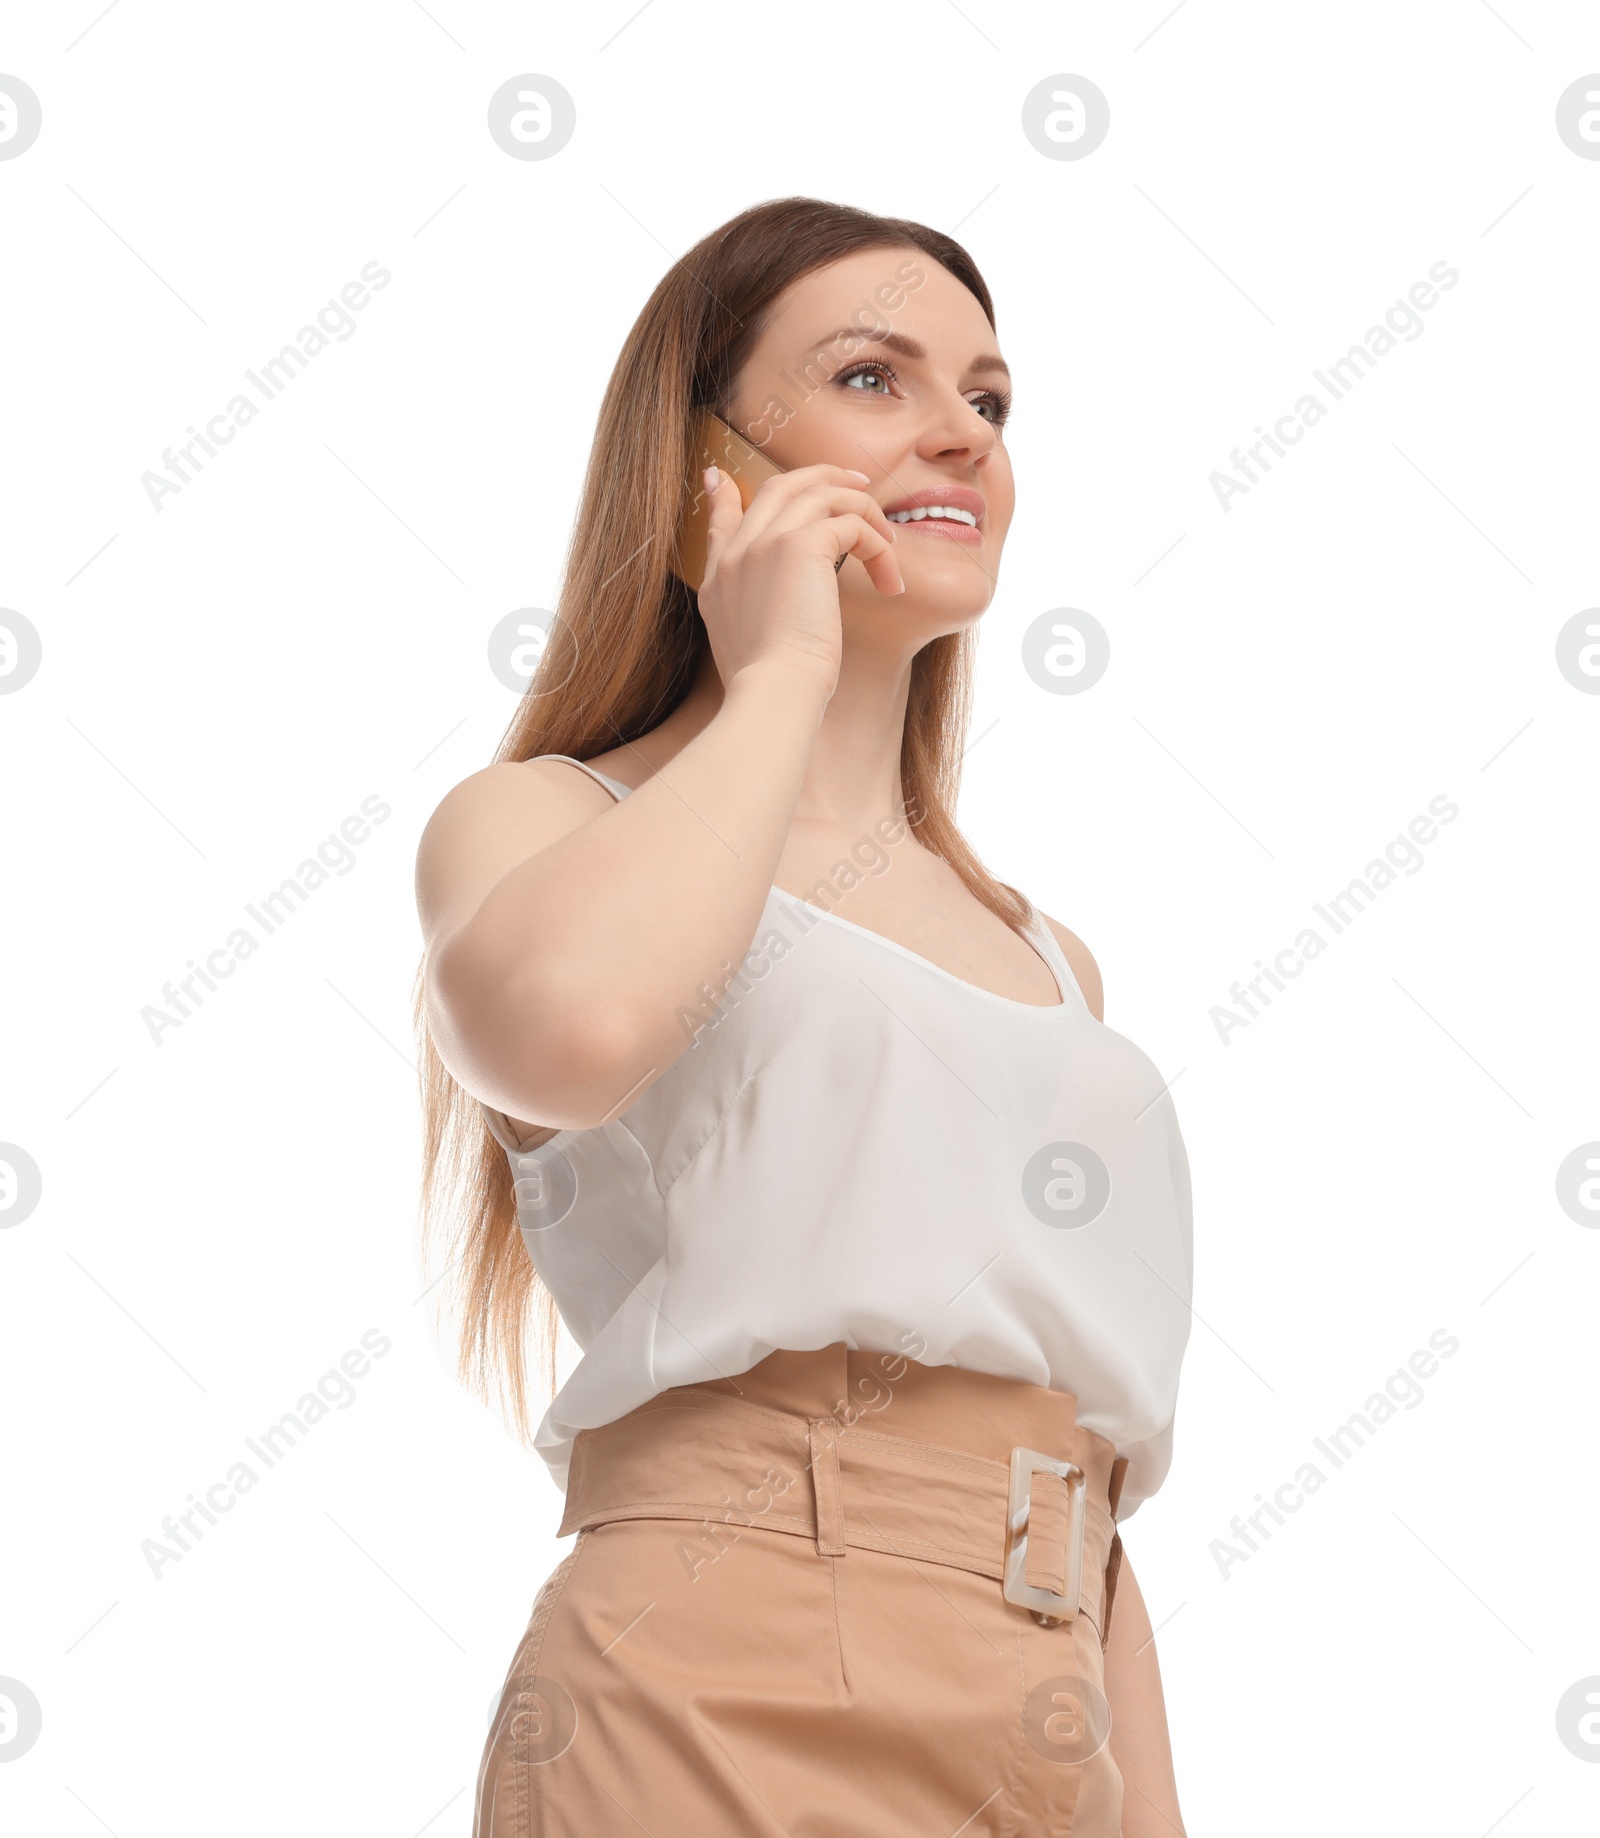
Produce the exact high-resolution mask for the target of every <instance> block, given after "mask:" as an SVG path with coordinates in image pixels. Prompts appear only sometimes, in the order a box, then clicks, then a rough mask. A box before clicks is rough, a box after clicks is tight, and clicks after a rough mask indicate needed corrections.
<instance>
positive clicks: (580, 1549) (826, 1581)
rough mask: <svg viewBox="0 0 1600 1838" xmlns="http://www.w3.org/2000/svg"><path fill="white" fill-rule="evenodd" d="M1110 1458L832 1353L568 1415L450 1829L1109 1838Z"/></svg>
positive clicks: (971, 1391) (991, 1399)
mask: <svg viewBox="0 0 1600 1838" xmlns="http://www.w3.org/2000/svg"><path fill="white" fill-rule="evenodd" d="M1016 1451H1020V1452H1021V1453H1020V1454H1015V1455H1014V1452H1016ZM1042 1463H1048V1464H1050V1465H1049V1466H1043V1465H1041V1464H1042ZM1125 1466H1126V1463H1125V1462H1124V1461H1121V1460H1118V1459H1117V1457H1116V1452H1115V1450H1114V1449H1113V1448H1112V1447H1111V1445H1110V1443H1109V1442H1107V1441H1106V1440H1105V1439H1104V1438H1103V1437H1100V1436H1097V1435H1095V1434H1094V1433H1093V1432H1092V1431H1088V1430H1084V1429H1082V1428H1080V1427H1079V1426H1078V1424H1077V1420H1076V1404H1075V1400H1074V1399H1073V1398H1072V1397H1071V1396H1070V1395H1068V1394H1067V1393H1064V1392H1058V1391H1049V1390H1045V1389H1042V1388H1041V1387H1039V1386H1035V1385H1024V1384H1019V1383H1017V1382H1015V1381H1012V1380H1008V1379H999V1378H993V1377H990V1376H988V1375H986V1374H982V1373H974V1372H968V1371H964V1370H962V1369H960V1368H958V1367H953V1366H923V1365H920V1364H918V1363H917V1362H916V1361H915V1360H911V1359H908V1358H905V1357H902V1356H900V1355H895V1354H886V1353H863V1352H856V1351H852V1350H850V1349H847V1348H846V1347H844V1346H843V1345H838V1346H832V1347H825V1348H822V1349H821V1350H819V1351H816V1352H804V1353H795V1352H780V1353H774V1354H772V1355H771V1356H770V1357H769V1358H767V1359H765V1360H763V1361H762V1362H761V1363H760V1365H758V1366H756V1367H754V1368H753V1369H752V1370H751V1371H750V1372H747V1373H744V1374H742V1375H740V1377H739V1378H737V1379H735V1380H727V1381H719V1382H717V1383H715V1384H704V1385H683V1386H677V1387H675V1388H673V1389H672V1390H669V1391H665V1392H662V1393H661V1394H660V1395H659V1396H658V1397H655V1398H653V1399H651V1401H650V1402H649V1403H648V1404H645V1405H642V1406H641V1407H640V1408H639V1409H638V1410H635V1411H632V1412H630V1413H629V1414H628V1415H627V1416H625V1417H623V1418H621V1419H619V1420H618V1421H617V1422H615V1423H612V1424H608V1425H606V1426H605V1427H604V1428H601V1429H595V1430H584V1431H582V1432H581V1433H580V1434H579V1436H578V1438H577V1442H576V1445H575V1448H574V1453H573V1462H572V1469H571V1475H570V1479H569V1483H568V1493H567V1506H566V1513H565V1516H564V1517H563V1519H562V1522H561V1526H560V1531H561V1533H562V1534H566V1533H569V1532H576V1533H577V1534H578V1536H577V1541H576V1543H575V1544H574V1546H573V1548H572V1550H571V1551H570V1552H569V1553H568V1554H567V1556H566V1557H565V1558H564V1559H563V1560H562V1561H561V1562H560V1563H559V1564H558V1565H557V1566H556V1568H555V1570H554V1571H553V1572H552V1573H551V1575H550V1576H549V1577H548V1579H547V1580H546V1581H545V1583H544V1585H543V1587H542V1588H541V1589H540V1590H539V1593H538V1596H537V1598H536V1599H535V1601H534V1604H533V1612H532V1616H531V1618H530V1620H529V1623H528V1629H527V1632H526V1634H525V1635H524V1637H523V1639H522V1642H521V1644H520V1645H519V1647H518V1648H517V1652H516V1655H515V1657H514V1658H513V1660H512V1662H511V1668H510V1671H509V1673H508V1674H507V1677H506V1683H505V1688H504V1691H503V1693H502V1695H501V1698H500V1703H499V1707H498V1710H497V1713H496V1715H495V1719H494V1723H493V1726H492V1728H491V1730H490V1733H489V1738H488V1742H487V1744H486V1745H485V1749H484V1753H483V1763H482V1767H481V1770H480V1772H479V1777H478V1786H477V1801H476V1811H475V1816H474V1821H473V1827H472V1830H473V1835H474V1838H534V1835H535V1834H538V1838H610V1835H612V1834H616V1835H617V1838H623V1835H624V1834H626V1835H627V1838H639V1835H640V1834H646V1835H647V1838H958V1835H959V1838H1002V1835H1004V1838H1023V1835H1027V1838H1033V1835H1035V1834H1037V1835H1038V1838H1044V1835H1045V1834H1050V1838H1056V1835H1057V1834H1071V1835H1072V1838H1118V1834H1119V1833H1120V1830H1121V1818H1122V1799H1123V1784H1122V1776H1121V1773H1120V1772H1119V1770H1118V1768H1117V1764H1116V1762H1115V1760H1114V1759H1113V1757H1112V1752H1111V1743H1110V1709H1109V1706H1108V1705H1107V1702H1106V1698H1105V1691H1104V1682H1105V1673H1104V1664H1103V1657H1104V1648H1105V1643H1106V1640H1107V1638H1108V1636H1109V1633H1110V1613H1111V1604H1112V1598H1113V1595H1114V1592H1115V1586H1116V1574H1117V1565H1118V1563H1119V1561H1120V1558H1121V1550H1122V1547H1121V1541H1120V1539H1118V1538H1117V1536H1116V1527H1115V1523H1114V1517H1113V1515H1114V1513H1115V1508H1116V1500H1117V1495H1118V1493H1119V1492H1120V1489H1121V1484H1122V1476H1123V1472H1124V1469H1125ZM1008 1572H1009V1574H1008Z"/></svg>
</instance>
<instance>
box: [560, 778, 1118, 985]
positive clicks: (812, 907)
mask: <svg viewBox="0 0 1600 1838" xmlns="http://www.w3.org/2000/svg"><path fill="white" fill-rule="evenodd" d="M541 757H543V758H545V759H562V760H566V761H567V762H568V763H569V764H570V765H574V766H580V767H582V768H583V770H584V771H586V772H589V773H592V774H593V775H594V777H595V778H597V779H599V780H601V781H602V782H603V783H604V784H606V785H607V786H609V787H610V788H611V789H612V790H613V791H614V792H617V793H620V794H621V795H620V797H619V799H618V802H619V803H620V802H621V798H625V797H626V796H627V795H628V793H629V792H631V791H636V790H637V789H638V787H637V786H634V785H624V784H623V782H622V781H621V779H614V778H612V776H611V775H610V773H608V772H602V771H601V770H600V768H599V767H598V766H593V765H590V763H589V762H588V761H587V760H581V759H579V758H577V757H576V755H574V754H571V753H555V754H548V753H547V754H544V755H542V756H541ZM773 894H778V895H781V896H782V898H783V899H785V900H787V901H789V902H790V904H791V905H795V906H803V907H804V908H805V909H806V911H807V912H810V913H815V914H816V915H817V916H818V918H820V919H829V920H832V922H833V923H834V924H835V925H842V926H843V927H844V928H845V930H846V931H849V932H855V933H857V934H859V936H861V937H862V938H867V939H870V940H871V941H872V942H873V943H874V944H878V945H882V946H883V948H884V949H885V950H887V951H893V952H894V953H895V954H896V955H897V956H899V957H904V958H907V959H908V960H909V961H910V962H911V963H913V964H920V965H921V966H922V967H923V969H924V970H931V971H932V972H933V974H934V975H935V976H941V977H943V978H944V980H945V981H946V982H947V983H954V984H955V985H956V987H957V988H958V989H967V990H970V991H971V992H972V994H973V995H975V996H979V997H982V998H983V999H984V1000H985V1001H988V1002H996V1003H998V1004H999V1005H1000V1006H1001V1007H1002V1008H1024V1009H1037V1010H1038V1012H1039V1013H1040V1014H1044V1015H1051V1014H1054V1013H1055V1012H1056V1011H1057V1010H1058V1009H1065V1008H1071V1007H1072V1006H1073V1003H1072V998H1071V996H1069V995H1068V994H1067V985H1066V984H1065V983H1063V982H1062V980H1061V973H1062V970H1065V971H1066V973H1067V976H1068V977H1069V978H1070V979H1071V984H1072V992H1073V995H1076V996H1077V998H1078V1001H1079V1002H1080V1003H1081V1004H1082V1005H1083V1007H1084V1009H1085V1010H1086V1011H1087V1010H1088V1007H1089V999H1088V997H1087V996H1085V995H1084V993H1083V989H1082V987H1081V985H1080V984H1079V982H1078V979H1077V975H1076V974H1075V972H1074V971H1073V968H1072V966H1071V965H1070V964H1069V963H1068V962H1067V960H1066V954H1065V953H1064V952H1061V951H1060V949H1059V946H1058V947H1057V954H1058V955H1059V957H1060V963H1059V965H1058V964H1057V962H1056V960H1055V957H1053V956H1052V954H1051V953H1050V952H1049V951H1048V950H1046V949H1044V948H1043V946H1042V944H1041V942H1040V939H1041V937H1042V934H1043V932H1044V931H1045V929H1046V922H1045V919H1044V916H1043V915H1042V914H1041V913H1040V911H1039V909H1038V908H1037V907H1036V906H1035V905H1034V904H1033V902H1032V901H1031V900H1030V901H1029V902H1028V911H1029V914H1030V915H1031V918H1032V920H1033V921H1035V922H1036V924H1035V925H1033V926H1032V927H1030V929H1031V930H1033V931H1034V932H1035V937H1034V939H1033V941H1032V947H1033V951H1034V954H1035V955H1036V956H1037V957H1038V958H1039V959H1040V960H1041V962H1042V963H1043V964H1044V967H1045V968H1046V969H1047V970H1048V971H1049V972H1050V977H1051V980H1052V981H1053V982H1054V984H1055V986H1056V995H1057V996H1058V997H1059V998H1060V999H1059V1000H1058V1001H1055V1002H1023V1001H1020V1000H1019V999H1018V998H1017V997H1016V996H1003V995H1001V994H1000V993H999V991H998V990H994V989H985V988H984V986H983V985H982V984H981V983H973V982H969V981H968V980H967V978H966V977H964V976H957V975H956V973H955V972H954V971H953V970H946V969H945V967H944V965H943V964H936V963H935V962H934V961H933V959H932V958H931V957H924V956H923V955H922V953H921V952H920V951H913V950H912V949H911V947H910V946H909V945H903V944H901V942H900V941H899V939H898V938H891V937H889V935H888V934H887V933H886V932H876V931H874V930H873V929H872V927H871V926H870V925H858V924H857V923H856V922H855V920H854V919H845V918H842V917H841V916H840V915H839V914H838V913H835V912H830V911H829V910H828V908H827V907H825V906H817V905H816V904H815V903H814V902H812V901H810V900H808V899H806V897H805V896H804V895H803V894H797V893H790V891H789V889H788V888H787V887H780V886H779V885H778V883H777V882H776V881H774V882H773V883H772V886H771V888H770V889H769V890H768V895H767V897H768V899H769V900H770V899H771V897H772V895H773ZM1051 942H1052V943H1054V942H1055V941H1054V940H1052V941H1051Z"/></svg>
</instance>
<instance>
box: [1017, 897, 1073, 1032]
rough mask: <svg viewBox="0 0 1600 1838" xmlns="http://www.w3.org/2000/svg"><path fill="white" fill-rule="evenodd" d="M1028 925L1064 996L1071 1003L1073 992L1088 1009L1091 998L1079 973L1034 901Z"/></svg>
mask: <svg viewBox="0 0 1600 1838" xmlns="http://www.w3.org/2000/svg"><path fill="white" fill-rule="evenodd" d="M1023 898H1024V899H1027V895H1026V894H1024V895H1023ZM1028 923H1029V925H1030V926H1031V928H1032V930H1033V936H1034V938H1035V939H1036V940H1037V942H1038V945H1039V949H1040V950H1041V951H1043V952H1044V954H1045V957H1046V959H1047V960H1048V962H1049V964H1050V966H1051V968H1052V969H1053V970H1054V971H1055V973H1056V977H1057V979H1058V980H1059V982H1060V984H1061V992H1062V995H1063V996H1065V997H1066V999H1067V1000H1068V1001H1069V1002H1070V1001H1071V1000H1072V995H1071V994H1068V992H1069V991H1071V992H1073V993H1074V994H1076V996H1077V998H1078V1000H1079V1002H1080V1003H1082V1005H1083V1006H1084V1007H1085V1008H1088V1006H1089V998H1088V997H1087V996H1086V995H1085V994H1084V993H1083V986H1082V984H1081V983H1079V981H1078V973H1077V971H1075V970H1074V969H1073V967H1072V965H1071V963H1070V962H1069V961H1068V959H1067V954H1066V952H1065V951H1063V950H1062V948H1061V940H1060V939H1059V938H1057V937H1056V935H1055V932H1054V931H1053V930H1052V929H1051V926H1050V921H1049V920H1048V919H1046V918H1045V916H1044V914H1043V913H1041V912H1040V911H1039V909H1038V907H1037V906H1035V905H1034V903H1033V902H1032V900H1028Z"/></svg>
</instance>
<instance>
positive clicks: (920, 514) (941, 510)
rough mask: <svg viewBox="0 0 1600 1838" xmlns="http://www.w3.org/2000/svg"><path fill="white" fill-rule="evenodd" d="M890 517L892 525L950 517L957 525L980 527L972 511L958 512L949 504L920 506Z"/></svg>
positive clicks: (898, 512) (892, 513)
mask: <svg viewBox="0 0 1600 1838" xmlns="http://www.w3.org/2000/svg"><path fill="white" fill-rule="evenodd" d="M888 515H889V521H890V522H891V523H921V521H922V520H923V518H924V517H948V518H950V519H951V520H952V521H953V522H955V523H970V524H971V525H972V527H973V528H974V529H976V528H977V527H978V520H977V518H976V517H974V516H973V514H972V512H971V511H958V510H955V509H953V508H952V507H951V506H949V505H947V504H919V505H918V506H917V508H916V509H915V510H914V511H890V512H889V514H888Z"/></svg>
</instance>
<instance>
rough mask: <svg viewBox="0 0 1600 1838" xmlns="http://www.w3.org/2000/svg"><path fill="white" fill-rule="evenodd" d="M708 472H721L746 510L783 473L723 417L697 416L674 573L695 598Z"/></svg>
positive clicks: (701, 570)
mask: <svg viewBox="0 0 1600 1838" xmlns="http://www.w3.org/2000/svg"><path fill="white" fill-rule="evenodd" d="M707 466H716V467H719V468H720V469H721V470H722V471H723V472H725V473H727V474H728V475H729V477H730V478H732V480H733V481H734V483H735V484H736V485H737V486H738V487H739V502H740V503H741V504H742V505H743V506H744V507H745V509H747V510H748V509H749V507H750V500H751V499H752V498H753V497H754V496H755V495H756V487H757V486H758V485H760V484H761V483H762V481H763V480H765V479H770V478H772V477H774V476H775V475H776V474H777V473H780V472H782V471H783V470H784V469H783V467H782V466H780V465H778V464H777V462H776V461H775V460H770V459H768V458H767V456H766V454H765V453H763V452H762V451H761V449H760V448H759V447H757V446H754V445H753V444H752V443H751V442H750V441H748V440H746V439H745V437H744V436H743V435H742V434H741V433H739V432H738V430H737V429H736V428H730V427H729V426H728V424H727V422H725V421H724V420H722V418H721V417H720V416H718V415H713V414H712V413H711V411H710V410H709V409H701V410H700V411H699V413H698V415H697V416H696V418H695V424H694V436H693V442H692V445H691V448H690V458H689V479H688V509H687V510H686V511H685V512H684V514H683V522H682V524H681V525H680V526H679V529H678V546H677V551H676V553H675V555H674V557H673V562H672V572H673V573H674V574H675V575H676V576H677V577H678V579H679V580H680V581H683V582H685V583H686V584H687V585H688V586H690V587H692V588H694V589H695V590H696V592H698V591H699V588H700V583H701V582H702V581H703V580H704V579H705V575H706V525H707V523H708V522H709V521H710V516H711V507H710V502H709V500H708V499H707V497H706V488H705V481H704V477H703V475H704V473H705V469H706V467H707Z"/></svg>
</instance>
